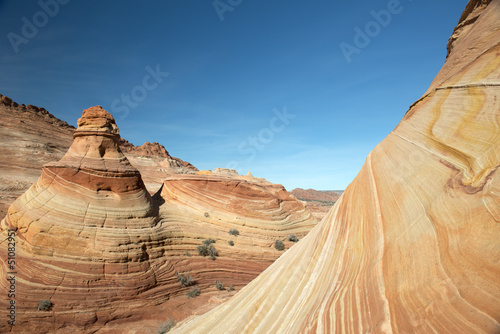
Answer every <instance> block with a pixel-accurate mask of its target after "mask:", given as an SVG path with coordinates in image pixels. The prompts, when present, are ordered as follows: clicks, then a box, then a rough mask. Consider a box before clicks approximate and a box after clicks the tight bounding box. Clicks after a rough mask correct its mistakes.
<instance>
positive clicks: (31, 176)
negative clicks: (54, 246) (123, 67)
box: [0, 95, 197, 219]
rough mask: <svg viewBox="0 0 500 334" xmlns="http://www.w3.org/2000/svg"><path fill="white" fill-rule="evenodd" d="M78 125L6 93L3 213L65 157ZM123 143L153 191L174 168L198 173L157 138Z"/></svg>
mask: <svg viewBox="0 0 500 334" xmlns="http://www.w3.org/2000/svg"><path fill="white" fill-rule="evenodd" d="M74 131H75V128H74V127H73V126H71V125H68V123H66V122H64V121H62V120H60V119H58V118H56V117H54V116H53V115H52V114H51V113H49V112H48V111H47V110H45V109H44V108H40V107H36V106H33V105H28V106H25V105H24V104H18V103H16V102H14V101H12V99H10V98H8V97H7V96H3V95H0V156H1V157H2V158H3V159H1V160H0V219H1V218H3V217H4V216H5V214H6V213H7V209H8V207H9V206H10V205H11V204H12V202H14V200H15V199H16V198H18V197H19V196H21V195H22V194H23V193H24V192H25V191H26V190H28V188H29V187H30V186H31V185H32V184H33V183H35V182H36V180H37V179H38V177H40V174H41V169H42V166H43V165H45V164H46V163H49V162H51V161H57V160H59V159H61V158H62V157H63V155H64V154H65V152H66V151H67V150H68V148H69V147H70V145H71V143H72V141H73V132H74ZM120 148H121V149H122V151H123V152H124V154H125V156H126V157H127V158H128V160H129V161H131V163H132V164H133V165H134V167H136V168H137V169H139V171H140V172H141V176H142V178H143V181H144V183H145V185H146V188H147V189H148V191H149V192H150V194H154V193H156V192H157V191H158V189H159V188H160V187H161V184H162V182H163V178H165V177H166V176H167V175H171V174H173V173H194V172H196V171H197V169H196V167H194V166H193V165H191V164H190V163H189V162H185V161H182V160H181V159H178V158H175V157H172V156H171V155H170V154H169V153H168V152H167V151H166V150H165V148H164V147H163V146H162V145H160V144H157V143H151V144H150V143H145V144H144V145H142V146H139V147H136V146H134V145H133V144H131V143H129V142H128V141H126V140H124V139H123V138H120Z"/></svg>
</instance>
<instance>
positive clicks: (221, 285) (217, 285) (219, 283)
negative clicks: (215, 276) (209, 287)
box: [215, 281, 224, 290]
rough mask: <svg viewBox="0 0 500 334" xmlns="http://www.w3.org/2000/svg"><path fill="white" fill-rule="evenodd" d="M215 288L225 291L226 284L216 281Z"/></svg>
mask: <svg viewBox="0 0 500 334" xmlns="http://www.w3.org/2000/svg"><path fill="white" fill-rule="evenodd" d="M215 287H216V288H217V290H224V284H222V282H220V281H215Z"/></svg>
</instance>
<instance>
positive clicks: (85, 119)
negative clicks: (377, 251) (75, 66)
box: [0, 106, 316, 333]
mask: <svg viewBox="0 0 500 334" xmlns="http://www.w3.org/2000/svg"><path fill="white" fill-rule="evenodd" d="M73 137H74V140H73V143H72V144H71V146H70V147H69V150H68V152H67V153H66V154H65V155H64V156H63V157H62V158H61V160H59V161H58V162H53V163H48V164H46V165H45V166H44V167H43V169H42V175H41V176H40V178H39V179H38V180H37V181H36V182H35V184H33V185H32V186H31V187H30V188H29V189H28V191H26V192H25V193H24V194H23V195H22V196H21V197H19V198H18V199H17V200H16V201H15V202H14V203H13V204H12V205H11V206H10V208H9V211H8V214H7V216H6V217H5V219H4V220H2V222H1V230H0V259H1V271H0V274H1V276H0V278H1V280H0V293H1V294H2V296H7V295H8V291H9V284H10V283H9V281H7V280H6V277H9V276H10V275H11V274H9V272H11V271H12V269H11V268H9V266H8V261H7V251H8V240H9V239H8V234H9V231H15V241H16V245H15V248H16V250H15V261H16V263H15V274H13V275H14V276H15V282H16V284H15V290H16V291H15V298H14V299H15V302H16V323H15V326H14V327H12V326H9V325H8V324H7V322H6V321H2V322H0V331H1V332H7V331H12V330H15V331H16V332H22V331H24V332H32V331H33V330H35V329H37V330H40V329H43V330H47V331H49V332H51V333H68V332H72V331H75V330H77V331H79V332H88V333H94V332H95V331H96V330H104V329H103V328H105V330H106V333H126V332H127V331H132V332H134V331H136V330H139V332H140V331H141V330H145V328H149V329H148V330H150V331H153V330H154V329H156V328H157V326H158V324H159V319H166V318H167V317H169V316H172V317H174V318H176V319H178V320H179V319H182V318H183V317H185V316H186V315H190V314H193V313H194V312H197V314H200V313H202V312H205V311H206V310H208V309H210V308H212V307H214V306H215V305H217V304H220V303H221V302H222V301H223V300H224V299H226V298H228V297H229V296H230V295H232V294H234V293H228V292H226V291H224V293H222V292H220V293H219V292H218V291H217V289H216V288H215V286H214V282H215V281H216V280H217V281H221V282H223V284H224V285H225V287H228V286H231V285H232V286H233V287H234V288H236V289H240V288H241V287H243V286H244V285H246V284H247V283H248V282H249V281H251V280H252V279H253V278H255V277H256V276H257V275H258V274H259V273H261V272H262V271H263V270H264V269H265V268H266V267H267V266H269V265H270V264H271V263H272V262H273V261H274V260H275V259H276V258H277V257H279V256H280V255H281V254H282V252H281V251H279V250H277V249H275V248H274V247H273V245H274V242H275V240H277V239H280V240H285V239H286V238H287V236H288V235H289V234H296V235H297V236H298V237H303V236H305V235H306V234H307V232H308V231H309V230H311V229H312V227H313V226H314V225H315V224H316V220H315V219H314V218H313V217H312V215H311V214H310V212H309V211H308V210H307V209H306V208H305V207H304V206H303V205H302V204H301V203H300V202H298V201H297V200H296V199H295V198H294V197H293V196H292V195H290V194H289V193H288V192H287V191H286V190H285V189H284V188H283V186H281V185H274V184H271V183H269V182H266V181H264V180H262V179H257V178H253V177H251V176H221V175H176V176H171V177H170V178H168V179H167V180H166V181H165V182H164V184H163V186H162V188H161V191H159V192H158V193H157V194H156V195H155V196H154V197H151V196H150V194H149V192H148V191H147V190H146V188H145V186H144V183H143V181H142V178H141V174H140V173H139V171H138V170H137V169H135V167H133V166H132V165H131V164H130V162H129V161H128V159H127V158H126V157H125V156H124V155H123V153H122V152H121V150H120V148H119V140H120V137H119V132H118V128H117V126H116V124H115V121H114V119H113V117H112V116H111V115H110V114H109V113H108V112H107V111H105V110H104V109H102V108H101V107H99V106H97V107H92V108H89V109H87V110H84V112H83V114H82V117H81V118H80V119H79V120H78V129H76V131H74V134H73ZM230 229H237V230H238V232H239V235H231V234H229V230H230ZM205 239H213V242H214V244H213V246H214V247H215V249H216V250H217V255H216V256H215V257H214V260H212V259H210V258H207V257H204V256H201V255H199V254H198V253H197V247H198V246H199V245H201V244H202V241H203V240H205ZM229 241H231V242H232V244H230V243H229ZM292 244H293V243H292V242H290V241H288V242H285V245H286V246H287V247H290V246H291V245H292ZM178 273H180V274H186V275H190V276H192V277H193V279H194V282H195V284H196V286H197V287H198V288H199V289H200V290H201V291H202V293H203V294H204V296H203V297H201V298H200V299H196V300H189V299H187V297H186V296H185V294H186V292H187V290H188V288H187V287H183V286H182V285H181V284H179V282H178V278H177V274H178ZM218 293H219V294H218ZM221 293H222V295H220V294H221ZM212 297H214V298H212ZM11 299H12V298H11ZM41 300H50V301H51V302H52V303H53V305H54V306H53V308H52V309H51V311H50V312H43V311H39V310H38V309H37V307H38V303H39V302H40V301H41ZM9 302H10V300H9V299H8V298H1V299H0V316H2V318H3V319H6V315H7V306H8V303H9ZM141 321H143V322H144V321H145V323H141ZM131 322H133V323H135V325H133V326H131V325H130V323H131ZM137 322H139V324H137ZM134 326H136V327H135V328H134ZM148 326H151V327H148Z"/></svg>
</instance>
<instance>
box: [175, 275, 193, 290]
mask: <svg viewBox="0 0 500 334" xmlns="http://www.w3.org/2000/svg"><path fill="white" fill-rule="evenodd" d="M176 275H177V280H178V281H179V283H181V285H182V286H183V287H188V286H190V285H193V284H194V280H193V277H192V276H187V275H186V274H179V273H177V274H176Z"/></svg>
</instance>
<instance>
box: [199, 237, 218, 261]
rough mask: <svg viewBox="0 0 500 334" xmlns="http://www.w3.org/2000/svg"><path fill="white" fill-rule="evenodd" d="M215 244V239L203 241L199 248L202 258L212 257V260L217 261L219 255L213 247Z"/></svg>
mask: <svg viewBox="0 0 500 334" xmlns="http://www.w3.org/2000/svg"><path fill="white" fill-rule="evenodd" d="M213 243H215V240H214V239H205V240H203V243H202V244H201V245H199V246H198V247H197V249H198V254H200V255H201V256H210V258H211V259H212V260H215V258H216V257H217V256H219V253H217V250H216V249H215V247H214V246H212V244H213Z"/></svg>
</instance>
